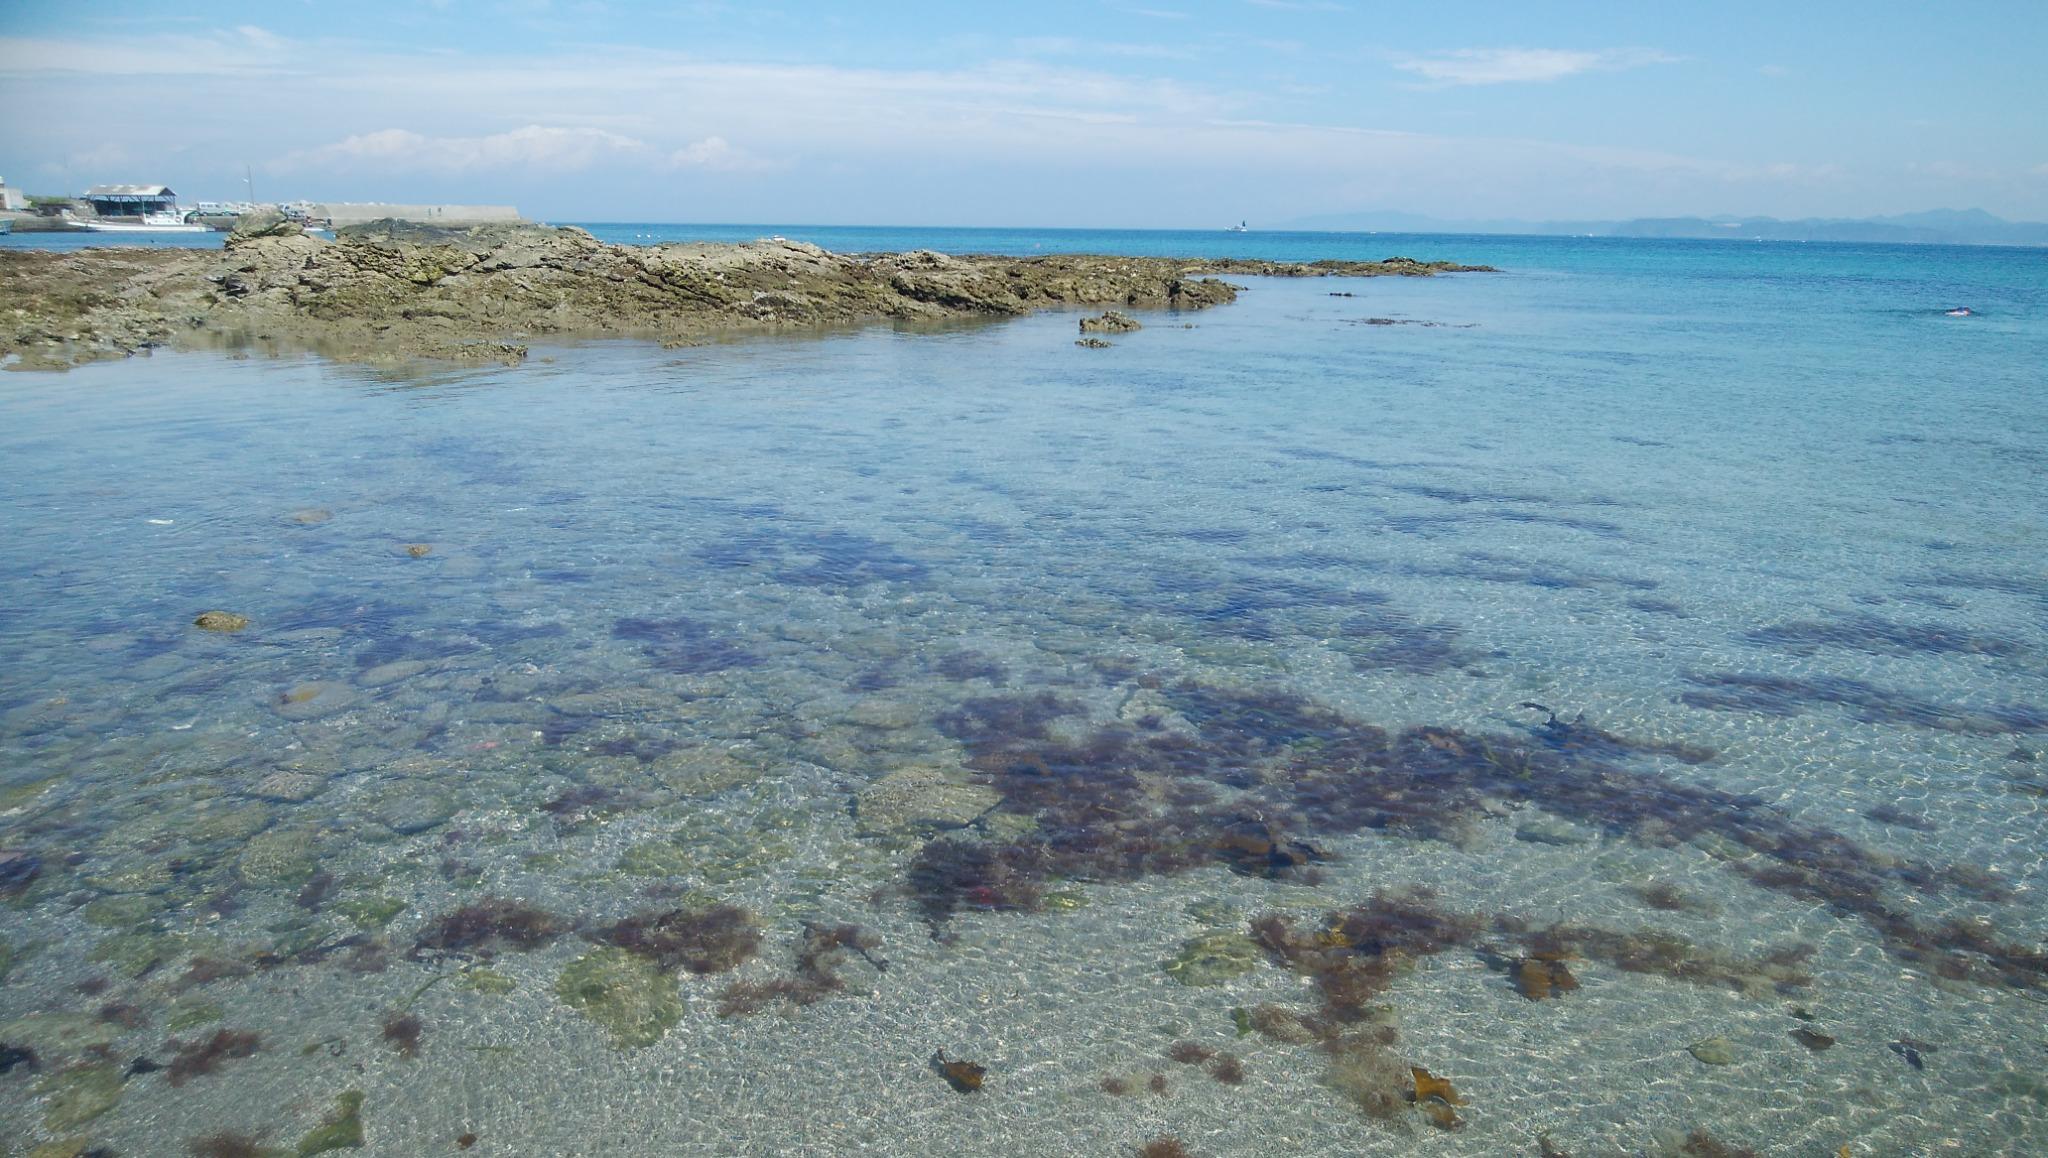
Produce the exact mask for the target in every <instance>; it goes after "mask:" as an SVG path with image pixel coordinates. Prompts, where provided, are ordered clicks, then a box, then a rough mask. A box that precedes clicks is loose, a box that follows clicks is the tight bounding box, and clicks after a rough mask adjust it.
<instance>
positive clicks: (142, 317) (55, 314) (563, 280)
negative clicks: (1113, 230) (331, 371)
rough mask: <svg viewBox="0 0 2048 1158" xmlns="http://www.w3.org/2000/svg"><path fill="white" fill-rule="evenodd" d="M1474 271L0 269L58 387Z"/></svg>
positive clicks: (811, 264) (1085, 261)
mask: <svg viewBox="0 0 2048 1158" xmlns="http://www.w3.org/2000/svg"><path fill="white" fill-rule="evenodd" d="M1484 268H1485V267H1469V266H1459V265H1454V264H1452V263H1449V262H1419V261H1413V260H1410V259H1407V258H1389V259H1388V260H1386V261H1378V262H1333V261H1332V262H1315V263H1311V264H1302V263H1289V262H1271V261H1255V260H1243V259H1231V260H1221V261H1203V260H1191V259H1177V258H1142V257H1117V256H1094V255H1052V256H1044V257H1031V258H1012V257H994V256H968V257H955V256H948V255H945V254H940V253H933V252H929V251H917V252H911V253H896V254H861V255H847V254H837V253H831V252H828V251H826V250H823V249H820V248H818V247H816V246H813V245H804V244H800V243H797V242H790V241H781V240H770V241H757V242H751V243H747V244H742V245H731V244H684V245H660V246H649V247H637V246H618V245H606V244H604V243H602V242H599V241H598V240H596V239H595V238H593V237H591V236H590V234H588V233H586V232H584V231H583V230H580V229H576V228H573V227H564V228H550V227H545V226H535V225H489V226H480V227H476V228H471V229H467V230H451V229H441V228H435V227H432V226H423V225H419V224H415V223H408V222H399V221H380V222H376V223H372V224H368V225H363V226H355V227H345V228H344V229H343V230H342V231H341V234H340V236H338V237H337V239H336V240H334V241H323V240H321V239H319V238H315V237H311V236H307V235H305V234H304V233H303V232H301V231H300V230H299V229H298V227H297V226H296V225H295V224H292V223H289V222H285V221H282V220H281V219H278V220H273V221H271V222H269V223H267V224H266V223H261V222H251V223H250V225H249V226H248V227H245V228H243V229H241V230H239V231H238V232H236V233H235V234H234V235H232V236H230V238H229V239H228V244H227V246H226V248H224V249H222V250H218V251H213V250H161V249H143V248H109V249H95V250H85V251H78V252H72V253H38V252H7V253H0V359H4V360H5V364H6V365H7V366H8V367H9V368H14V369H62V368H64V367H66V366H70V365H73V364H76V363H79V362H84V361H92V360H97V359H102V358H113V357H123V356H126V355H129V354H134V353H137V352H141V351H146V350H148V349H150V348H154V347H160V346H219V345H223V344H228V345H237V346H253V347H256V348H261V349H273V350H294V349H296V350H312V351H316V352H319V353H322V354H326V355H329V356H332V357H336V358H341V359H346V360H351V361H375V362H388V361H404V360H408V359H413V358H423V357H425V358H445V359H453V360H461V361H517V360H519V359H521V358H523V357H524V356H525V353H526V343H527V342H529V341H531V340H534V339H538V338H583V337H604V336H615V337H639V338H650V339H654V340H658V341H662V342H667V343H672V344H678V345H680V344H688V343H693V342H699V341H704V340H706V339H708V338H710V337H713V336H716V335H719V334H729V333H748V332H753V333H776V332H789V331H796V330H807V329H819V328H825V327H831V326H840V325H850V324H859V323H863V322H874V321H899V322H937V321H943V320H947V319H961V318H976V317H980V318H999V317H1010V316H1017V315H1021V314H1025V313H1030V312H1033V311H1035V310H1040V309H1052V308H1062V307H1102V306H1110V307H1117V308H1130V309H1203V308H1207V307H1209V306H1213V305H1220V304H1223V303H1225V302H1229V301H1232V300H1234V299H1235V298H1236V295H1237V287H1234V286H1232V285H1230V284H1229V283H1227V282H1224V281H1222V280H1220V279H1219V278H1218V277H1217V276H1215V275H1219V274H1221V275H1229V274H1240V275H1251V276H1296V277H1298V276H1350V277H1376V276H1411V277H1412V276H1429V275H1432V274H1436V273H1444V272H1461V271H1467V270H1483V269H1484Z"/></svg>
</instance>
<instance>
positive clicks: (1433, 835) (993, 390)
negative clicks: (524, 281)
mask: <svg viewBox="0 0 2048 1158" xmlns="http://www.w3.org/2000/svg"><path fill="white" fill-rule="evenodd" d="M605 228H612V229H618V230H628V231H630V230H632V229H635V228H639V227H632V226H616V227H605ZM662 228H675V229H676V230H677V232H678V234H679V235H687V236H689V237H692V238H703V239H719V238H718V237H717V236H716V235H714V234H713V233H712V232H710V231H708V230H706V229H705V228H704V227H687V228H685V227H662ZM734 228H740V229H741V232H742V233H745V234H746V236H748V237H751V236H756V235H758V234H757V233H754V232H747V229H746V228H744V227H734ZM764 228H765V227H764ZM779 231H780V232H783V233H784V234H785V235H787V236H790V237H792V238H796V239H799V240H811V241H816V242H817V243H819V244H823V245H827V246H828V247H831V248H835V249H855V250H859V249H897V248H914V247H919V246H927V247H931V248H941V249H950V250H954V251H978V250H987V251H995V252H1029V251H1030V249H1029V248H1028V247H1029V246H1032V245H1040V244H1047V243H1048V242H1050V243H1051V244H1056V245H1059V246H1061V247H1062V248H1066V249H1070V250H1071V249H1083V250H1093V251H1108V252H1132V253H1141V252H1166V253H1187V254H1191V255H1232V256H1254V257H1273V258H1302V259H1308V258H1321V257H1336V258H1349V257H1385V256H1388V255H1390V254H1392V253H1401V254H1404V255H1407V256H1412V257H1416V258H1420V259H1425V260H1426V259H1436V258H1444V259H1452V260H1457V261H1462V262H1484V263H1491V264H1495V265H1498V266H1500V267H1501V268H1502V269H1503V270H1504V271H1505V272H1503V273H1500V274H1495V275H1461V276H1451V277H1442V278H1434V279H1394V278H1383V279H1368V280H1342V279H1301V280H1292V279H1270V280H1252V281H1248V282H1247V284H1248V286H1249V288H1248V292H1246V293H1245V294H1244V295H1243V296H1242V298H1241V299H1240V301H1239V302H1238V303H1237V304H1235V305H1232V306H1228V307H1223V308H1220V309H1216V310H1211V311H1206V312H1200V313H1192V314H1186V315H1167V314H1147V315H1142V316H1141V320H1142V321H1143V322H1144V324H1145V328H1144V329H1143V330H1140V331H1138V332H1136V333H1132V334H1127V335H1120V336H1117V337H1116V338H1115V339H1114V345H1113V346H1112V347H1111V348H1109V349H1104V350H1091V349H1081V348H1077V347H1076V346H1075V345H1074V339H1075V338H1076V337H1077V336H1078V335H1077V333H1076V327H1075V318H1076V315H1071V314H1049V315H1041V316H1038V317H1032V318H1026V319H1022V320H1017V321H1011V322H1004V323H1000V324H992V325H988V326H980V327H970V328H956V329H948V330H944V331H940V332H912V331H907V330H906V331H898V330H892V329H889V328H887V327H876V328H870V329H866V330H861V331H858V332H855V333H850V334H840V335H833V336H829V337H820V338H815V339H798V340H782V341H772V342H771V341H742V342H734V343H729V344H721V345H712V346H705V347H699V348H692V349H683V350H661V349H658V348H655V347H652V346H647V345H641V344H633V343H610V344H591V345H581V346H561V347H555V348H547V349H540V348H537V349H536V350H535V355H536V358H535V361H533V362H530V363H529V364H527V365H525V366H521V367H518V368H512V369H490V370H481V371H475V370H466V369H465V370H459V371H458V370H451V369H445V368H433V367H426V368H422V369H420V370H418V371H416V372H411V373H389V374H379V373H376V372H372V371H369V370H365V369H362V368H358V367H339V366H334V365H329V364H327V363H323V362H321V361H318V360H316V359H311V358H304V359H284V360H263V359H246V360H236V359H232V358H228V357H224V356H216V355H158V356H156V357H154V358H148V359H138V360H133V361H129V362H124V363H112V364H100V365H94V366H89V367H85V368H81V369H78V370H76V371H73V372H71V373H68V374H65V375H62V376H41V375H12V376H9V377H8V378H6V379H5V380H4V381H0V463H4V466H0V535H4V541H5V542H6V543H7V544H8V549H7V551H6V552H5V553H4V555H0V656H4V659H0V850H4V851H0V906H4V907H0V941H4V945H5V949H4V953H5V957H4V960H5V962H6V963H5V965H4V966H0V968H4V971H5V980H4V984H0V1043H4V1044H5V1045H7V1046H11V1047H14V1048H15V1049H17V1050H20V1051H24V1052H23V1053H22V1054H19V1055H17V1054H12V1053H10V1054H8V1055H5V1056H8V1057H11V1058H16V1059H17V1060H15V1061H14V1063H13V1064H12V1065H11V1067H10V1068H9V1069H8V1071H7V1072H6V1073H5V1074H4V1076H0V1117H4V1119H5V1120H6V1121H8V1122H10V1123H16V1124H18V1128H17V1129H15V1130H14V1131H12V1132H13V1133H14V1135H15V1138H16V1142H15V1143H14V1145H15V1147H16V1149H17V1150H20V1151H23V1152H25V1151H26V1150H27V1149H28V1146H27V1145H25V1144H24V1143H28V1142H31V1141H33V1142H41V1141H49V1140H59V1139H65V1138H73V1137H83V1138H88V1139H90V1140H91V1141H92V1142H94V1143H95V1144H105V1145H107V1146H110V1147H111V1148H112V1149H113V1150H115V1151H116V1152H119V1153H138V1154H141V1153H175V1152H179V1151H180V1150H181V1149H183V1148H184V1147H185V1146H186V1144H187V1142H188V1140H196V1139H207V1138H209V1137H211V1136H214V1135H217V1134H221V1133H223V1132H225V1133H229V1134H234V1135H247V1136H250V1137H253V1138H259V1139H260V1140H261V1143H262V1144H264V1145H269V1146H272V1147H278V1148H281V1149H282V1150H284V1151H285V1152H293V1151H295V1150H296V1151H298V1152H306V1151H305V1150H304V1148H303V1146H302V1142H303V1141H305V1140H308V1139H313V1140H320V1139H332V1138H335V1137H346V1136H347V1133H348V1123H349V1122H350V1121H351V1120H359V1122H360V1126H361V1129H362V1134H363V1138H364V1140H365V1145H366V1148H367V1151H368V1152H371V1153H379V1154H414V1153H431V1152H438V1151H440V1150H453V1149H455V1148H456V1147H458V1145H461V1143H460V1139H463V1138H465V1137H469V1136H472V1135H473V1137H471V1138H470V1145H469V1147H465V1148H468V1149H470V1151H471V1152H475V1153H502V1154H526V1153H565V1154H566V1153H577V1154H583V1153H588V1154H707V1155H709V1154H781V1153H790V1154H795V1153H853V1152H868V1153H889V1154H894V1153H910V1152H920V1153H922V1152H929V1151H931V1150H933V1149H934V1148H943V1149H944V1150H946V1151H948V1152H953V1153H959V1154H970V1155H972V1154H990V1155H993V1154H1018V1153H1030V1154H1037V1153H1089V1154H1116V1153H1130V1152H1133V1151H1135V1150H1136V1148H1137V1147H1139V1146H1141V1145H1143V1144H1145V1143H1147V1142H1148V1141H1151V1140H1153V1139H1156V1138H1159V1137H1161V1136H1164V1135H1171V1136H1174V1137H1177V1138H1179V1139H1180V1140H1181V1141H1182V1142H1184V1143H1185V1144H1186V1146H1187V1147H1188V1149H1189V1150H1190V1151H1192V1152H1193V1153H1196V1154H1203V1155H1225V1154H1303V1153H1306V1154H1325V1153H1354V1152H1365V1153H1387V1154H1394V1153H1406V1152H1409V1151H1411V1150H1413V1149H1415V1148H1417V1147H1419V1146H1420V1145H1422V1144H1423V1143H1425V1142H1426V1143H1427V1144H1428V1145H1430V1146H1431V1147H1432V1148H1433V1149H1436V1150H1440V1151H1441V1152H1443V1153H1456V1154H1475V1155H1477V1154H1497V1153H1503V1152H1525V1153H1533V1152H1536V1150H1537V1147H1538V1145H1539V1143H1538V1139H1539V1138H1547V1139H1548V1140H1549V1143H1550V1144H1551V1145H1553V1146H1555V1147H1556V1148H1557V1149H1559V1150H1562V1151H1565V1152H1571V1153H1579V1154H1599V1153H1614V1152H1625V1153H1637V1152H1651V1153H1655V1152H1665V1151H1673V1152H1675V1151H1676V1149H1677V1147H1679V1146H1680V1145H1682V1144H1683V1142H1684V1140H1685V1139H1686V1138H1687V1136H1688V1135H1689V1134H1691V1133H1692V1132H1693V1131H1705V1132H1707V1133H1709V1134H1711V1135H1712V1136H1713V1137H1714V1138H1716V1139H1719V1140H1720V1142H1722V1143H1725V1144H1727V1145H1730V1146H1735V1147H1745V1146H1746V1147H1752V1148H1754V1149H1756V1150H1758V1151H1760V1152H1766V1153H1786V1154H1808V1153H1810V1154H1834V1153H1836V1152H1837V1149H1838V1148H1839V1147H1843V1146H1847V1147H1849V1150H1850V1152H1851V1153H1867V1154H1895V1153H1921V1152H1932V1151H1935V1150H1938V1149H1954V1150H1958V1151H1960V1152H1965V1153H1998V1152H2008V1153H2026V1152H2032V1151H2036V1150H2040V1149H2042V1148H2044V1146H2048V1085H2044V1084H2043V1082H2042V1079H2041V1077H2040V1073H2041V1070H2042V1065H2041V1060H2042V1057H2043V1052H2042V1051H2043V1049H2044V1048H2048V1040H2044V1038H2043V1036H2042V1031H2041V1028H2040V1027H2041V1024H2042V1022H2041V1017H2040V1011H2041V1005H2040V1002H2041V1000H2042V996H2043V990H2044V988H2048V955H2044V949H2043V939H2044V937H2048V903H2044V900H2043V891H2042V890H2043V888H2044V885H2048V865H2044V863H2043V855H2042V847H2043V846H2042V825H2043V822H2044V817H2048V813H2044V804H2043V802H2044V800H2048V759H2044V758H2043V756H2042V754H2041V751H2042V749H2043V747H2044V746H2048V667H2044V661H2043V655H2044V649H2048V571H2044V570H2043V564H2042V559H2043V558H2044V551H2043V535H2044V516H2043V512H2044V510H2048V502H2044V499H2048V494H2044V492H2048V483H2044V481H2043V480H2044V478H2048V472H2044V469H2043V468H2044V465H2048V463H2044V458H2048V451H2044V450H2043V446H2044V442H2043V435H2044V432H2048V431H2044V427H2048V418H2044V415H2048V407H2044V406H2043V405H2042V396H2041V395H2042V389H2043V382H2042V378H2041V371H2040V367H2041V366H2043V365H2048V324H2044V321H2043V307H2044V304H2048V266H2044V263H2043V259H2042V256H2041V255H2040V254H2039V253H2037V252H2033V251H2022V250H1998V249H1945V248H1944V249H1936V248H1923V247H1877V246H1821V245H1743V244H1740V243H1732V242H1730V243H1722V242H1716V243H1699V242H1637V241H1618V240H1598V239H1536V238H1458V239H1445V238H1428V239H1424V238H1413V237H1408V238H1388V237H1378V236H1371V235H1306V234H1301V235H1260V234H1244V235H1221V234H1202V235H1172V234H1123V235H1115V236H1107V235H1104V236H1096V235H1089V236H1086V237H1071V238H1070V237H1066V236H1064V235H1061V236H1057V237H1055V236H1052V235H1044V234H1037V235H1031V234H1022V233H1007V232H1003V231H901V230H871V231H855V230H838V231H836V232H835V231H829V230H823V231H813V233H815V236H813V235H808V234H804V233H800V232H798V231H796V230H793V229H782V230H779ZM597 232H599V235H600V236H602V237H605V238H606V239H607V240H621V241H624V240H631V238H629V237H627V236H623V235H622V236H609V235H607V234H606V233H605V229H604V228H600V229H598V230H597ZM1225 247H1229V248H1225ZM1240 247H1241V248H1240ZM1953 305H1968V306H1970V307H1972V308H1973V309H1974V310H1975V311H1977V313H1976V316H1973V317H1969V318H1949V317H1945V316H1943V314H1942V312H1941V311H1942V310H1943V309H1945V308H1947V307H1949V306H1953ZM210 610H219V611H225V612H230V613H232V614H233V615H236V616H240V617H245V618H246V620H247V625H246V626H245V627H242V628H241V629H240V630H232V631H209V630H206V629H203V628H201V627H199V626H197V625H195V623H194V620H195V618H197V617H198V616H200V614H201V613H202V612H206V611H210ZM222 1035H226V1036H222ZM940 1051H943V1057H941V1056H940ZM28 1053H32V1054H33V1060H30V1058H29V1057H28V1056H27V1054H28ZM138 1059H141V1060H142V1061H146V1062H147V1063H148V1064H147V1065H144V1064H141V1061H139V1060H138ZM948 1060H951V1061H955V1062H962V1061H964V1062H969V1063H972V1064H974V1065H976V1066H980V1067H983V1068H984V1069H985V1073H984V1074H983V1075H982V1079H981V1084H980V1086H979V1088H978V1089H973V1088H971V1087H972V1083H967V1084H968V1085H969V1087H970V1088H969V1089H968V1090H967V1092H962V1091H961V1090H959V1089H957V1088H956V1086H955V1084H953V1082H952V1081H949V1079H948V1075H947V1074H946V1073H945V1072H944V1070H945V1062H946V1061H948ZM1417 1069H1419V1070H1422V1071H1425V1072H1424V1073H1423V1074H1417V1073H1416V1072H1415V1070H1417ZM953 1077H954V1079H955V1080H957V1079H958V1078H959V1071H956V1072H955V1073H954V1074H953ZM1439 1078H1441V1079H1448V1080H1449V1081H1450V1082H1451V1083H1452V1086H1453V1087H1454V1092H1452V1091H1443V1092H1439V1087H1438V1086H1437V1085H1436V1084H1435V1080H1434V1079H1439ZM352 1094H360V1095H361V1098H360V1106H359V1107H358V1108H357V1109H355V1110H354V1111H353V1112H351V1110H350V1106H352V1105H354V1102H353V1100H352V1099H351V1098H350V1095H352ZM1418 1094H1419V1095H1420V1101H1419V1102H1417V1101H1416V1100H1415V1097H1416V1095H1418ZM322 1131H326V1133H322Z"/></svg>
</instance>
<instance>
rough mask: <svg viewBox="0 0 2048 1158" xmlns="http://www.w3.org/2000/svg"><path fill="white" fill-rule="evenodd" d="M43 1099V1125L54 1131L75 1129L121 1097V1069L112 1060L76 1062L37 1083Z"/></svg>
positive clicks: (108, 1108) (110, 1107) (104, 1110)
mask: <svg viewBox="0 0 2048 1158" xmlns="http://www.w3.org/2000/svg"><path fill="white" fill-rule="evenodd" d="M36 1093H37V1094H39V1095H41V1097H42V1099H43V1126H44V1128H45V1129H47V1130H49V1131H51V1132H52V1133H62V1132H64V1131H66V1130H75V1129H77V1128H78V1127H80V1126H83V1125H85V1124H86V1123H87V1122H90V1121H92V1120H93V1119H94V1118H97V1117H99V1116H100V1115H101V1114H104V1113H106V1112H107V1111H108V1110H111V1109H113V1108H114V1103H115V1102H118V1101H120V1100H121V1069H120V1067H119V1066H117V1065H115V1064H114V1063H112V1062H99V1063H96V1064H94V1065H88V1066H73V1067H72V1068H70V1069H67V1070H59V1071H57V1072H56V1073H53V1074H50V1075H49V1076H47V1077H45V1078H43V1079H42V1080H41V1081H39V1082H37V1083H36Z"/></svg>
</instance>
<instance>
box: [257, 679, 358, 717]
mask: <svg viewBox="0 0 2048 1158" xmlns="http://www.w3.org/2000/svg"><path fill="white" fill-rule="evenodd" d="M355 703H356V693H355V690H354V689H352V688H350V687H349V686H348V685H347V684H345V683H341V682H340V681H338V680H309V681H307V682H306V683H302V684H297V685H295V686H293V687H292V688H290V689H289V690H287V691H284V692H282V693H279V695H278V697H277V703H276V704H275V705H274V706H275V707H276V709H277V714H278V715H280V716H283V717H284V718H285V719H287V720H317V719H319V718H320V717H322V716H331V715H333V714H334V713H336V712H339V711H343V710H345V709H348V708H352V707H354V706H355Z"/></svg>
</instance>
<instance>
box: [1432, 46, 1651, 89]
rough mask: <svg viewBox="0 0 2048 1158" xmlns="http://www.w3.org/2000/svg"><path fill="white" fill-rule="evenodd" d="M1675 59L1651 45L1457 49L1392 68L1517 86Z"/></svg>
mask: <svg viewBox="0 0 2048 1158" xmlns="http://www.w3.org/2000/svg"><path fill="white" fill-rule="evenodd" d="M1676 60H1678V57H1675V56H1671V55H1668V54H1666V53H1662V52H1658V51H1656V50H1655V49H1649V48H1611V49H1604V50H1599V51H1586V50H1580V49H1568V48H1461V49H1457V50H1455V51H1452V52H1439V53H1434V54H1431V55H1428V56H1411V57H1408V58H1407V59H1405V60H1397V61H1395V62H1394V67H1395V68H1398V69H1400V70H1402V71H1403V72H1412V73H1414V74H1415V75H1417V76H1420V77H1422V78H1423V79H1425V80H1429V81H1432V82H1435V83H1436V84H1440V85H1466V84H1519V83H1527V82H1532V81H1552V80H1562V79H1563V78H1565V77H1568V76H1576V75H1578V74H1579V73H1583V72H1614V71H1618V70H1621V69H1627V68H1642V67H1644V66H1646V65H1652V64H1670V63H1672V62H1674V61H1676Z"/></svg>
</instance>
